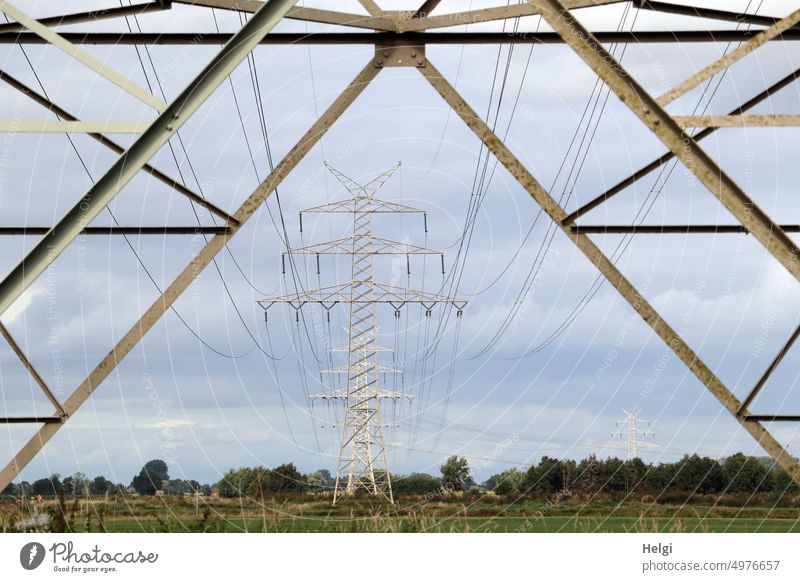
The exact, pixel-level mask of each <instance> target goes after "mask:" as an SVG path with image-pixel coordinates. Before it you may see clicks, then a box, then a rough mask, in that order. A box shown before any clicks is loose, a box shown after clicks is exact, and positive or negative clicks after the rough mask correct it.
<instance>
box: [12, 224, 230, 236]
mask: <svg viewBox="0 0 800 582" xmlns="http://www.w3.org/2000/svg"><path fill="white" fill-rule="evenodd" d="M48 232H50V227H49V226H0V236H15V235H22V236H29V235H33V236H36V235H38V236H41V235H44V234H47V233H48ZM229 232H230V228H229V227H227V226H199V225H197V226H116V225H114V226H87V227H86V228H84V229H83V230H82V231H81V234H82V235H84V234H85V235H88V236H111V235H132V236H143V235H161V236H169V235H177V234H181V235H183V234H192V235H194V234H228V233H229Z"/></svg>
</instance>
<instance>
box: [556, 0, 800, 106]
mask: <svg viewBox="0 0 800 582" xmlns="http://www.w3.org/2000/svg"><path fill="white" fill-rule="evenodd" d="M544 1H545V2H550V0H544ZM556 3H558V0H556ZM551 14H552V13H551ZM798 22H800V9H798V10H795V11H794V12H792V13H791V14H790V15H789V16H787V17H786V18H783V19H781V20H779V21H778V22H776V23H775V24H773V25H772V26H770V27H769V28H767V29H765V30H763V31H761V32H759V33H758V34H757V35H755V36H754V37H753V38H751V39H750V40H748V41H747V42H744V43H742V45H741V46H738V47H736V48H735V49H734V50H732V51H731V52H729V53H728V54H726V55H723V56H722V57H720V58H719V59H717V60H716V61H714V62H713V63H711V64H710V65H708V66H707V67H705V68H704V69H702V70H700V71H698V72H696V73H695V74H694V75H692V76H691V77H689V78H688V79H686V80H685V81H683V82H681V83H679V84H678V85H676V86H675V87H673V88H672V89H670V90H669V91H667V92H666V93H664V94H663V95H662V96H661V97H659V98H658V99H657V100H656V101H657V102H658V104H659V105H660V106H662V107H664V106H666V105H668V104H669V103H672V102H673V101H674V100H675V99H677V98H678V97H680V96H681V95H683V94H685V93H688V92H689V91H691V90H692V89H694V88H695V87H697V86H698V85H699V84H700V83H702V82H703V81H706V80H708V79H710V78H711V77H713V76H714V75H716V74H717V73H719V72H720V71H721V70H722V69H725V68H727V67H730V66H731V65H732V64H733V63H735V62H736V61H738V60H740V59H742V58H743V57H745V56H747V55H749V54H750V53H752V52H753V51H754V50H756V49H757V48H758V47H760V46H762V45H764V44H766V43H767V42H769V41H770V40H772V39H773V38H775V37H777V36H780V35H781V33H783V32H786V31H787V30H789V29H790V28H793V27H794V26H795V25H796V24H797V23H798ZM573 48H574V47H573Z"/></svg>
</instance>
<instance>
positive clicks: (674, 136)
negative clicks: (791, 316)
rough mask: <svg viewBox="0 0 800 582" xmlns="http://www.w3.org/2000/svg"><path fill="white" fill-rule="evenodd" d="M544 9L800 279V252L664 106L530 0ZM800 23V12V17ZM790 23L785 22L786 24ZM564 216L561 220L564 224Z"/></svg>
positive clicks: (574, 24)
mask: <svg viewBox="0 0 800 582" xmlns="http://www.w3.org/2000/svg"><path fill="white" fill-rule="evenodd" d="M528 1H529V2H531V3H532V4H535V5H537V6H540V7H541V8H542V16H543V17H544V19H545V20H546V21H547V23H548V24H550V26H551V27H552V28H553V30H555V31H556V32H557V33H558V34H560V35H561V36H562V37H563V38H564V40H565V41H566V42H567V44H569V46H570V47H572V50H573V51H575V52H576V53H577V54H578V56H580V57H581V58H582V59H583V60H584V62H586V64H587V65H588V66H589V67H590V68H591V69H592V70H593V71H594V72H595V73H596V74H597V75H598V76H599V77H600V78H601V79H602V80H603V81H604V82H605V84H606V85H608V87H609V89H611V91H613V92H614V93H615V94H616V95H617V97H619V99H620V100H621V101H622V102H623V103H624V104H625V105H626V106H627V107H628V108H629V109H630V110H631V111H632V112H633V113H634V114H635V115H636V116H637V117H638V118H639V119H640V120H641V121H642V122H643V123H644V124H645V125H646V126H647V127H648V128H649V129H650V131H651V132H652V133H653V134H654V135H655V136H656V137H658V138H659V139H660V140H661V141H662V142H663V143H664V145H666V146H667V148H669V149H670V150H671V151H672V152H673V153H674V154H675V156H676V157H677V158H678V159H679V160H680V161H681V162H683V164H684V166H685V167H686V168H687V169H688V170H689V171H690V172H692V173H693V174H694V175H695V176H696V177H697V179H698V180H699V181H700V183H701V184H703V185H704V186H705V187H706V188H708V190H709V191H710V192H712V193H713V194H714V195H715V196H716V197H717V198H718V199H719V200H720V202H722V204H723V205H724V206H725V208H727V209H728V210H729V211H730V213H731V214H733V216H735V217H736V219H737V220H739V222H740V223H741V224H742V225H743V226H744V227H745V228H746V229H747V230H748V231H750V233H751V234H752V235H753V236H754V237H755V238H757V239H758V240H759V242H761V244H762V245H764V247H765V248H766V249H767V250H768V251H769V252H770V254H772V255H773V256H774V257H775V258H776V259H777V260H778V261H779V262H780V263H781V264H782V265H783V266H784V267H786V269H787V270H788V271H789V272H790V273H791V274H792V275H793V276H794V277H795V278H796V279H798V280H800V261H798V254H800V249H798V248H797V245H796V244H795V242H794V241H793V240H792V239H791V238H790V237H789V236H788V235H787V234H786V233H785V232H784V231H783V230H781V229H780V227H779V226H778V225H777V224H775V223H774V222H773V221H772V219H771V218H770V217H769V216H768V215H767V214H766V213H765V212H764V211H763V210H761V208H759V207H758V206H757V205H756V204H755V202H753V201H752V200H751V199H750V198H749V197H748V196H747V194H746V193H745V192H744V190H742V189H741V188H740V187H739V185H738V184H737V183H736V182H734V181H733V180H732V179H731V178H730V177H729V176H728V175H727V174H726V173H725V172H724V171H723V170H722V168H720V167H719V165H718V164H717V163H716V162H715V161H714V160H713V159H712V158H711V156H709V155H708V154H707V153H706V152H705V151H704V150H703V149H702V148H701V147H700V146H699V145H698V144H697V141H696V140H695V139H693V138H692V137H691V136H690V135H688V134H686V133H685V132H684V131H683V130H682V129H681V128H680V127H679V126H678V124H677V123H675V121H674V120H673V119H672V117H670V115H669V114H668V113H667V112H666V111H664V109H663V107H662V106H661V105H660V104H659V103H657V102H656V100H655V99H653V98H652V97H651V96H650V94H649V93H647V91H645V90H644V89H643V88H642V86H641V85H639V83H638V82H637V81H636V80H635V79H634V78H633V77H631V76H630V75H629V74H628V73H627V72H626V71H625V69H624V68H623V67H622V65H620V64H619V62H617V60H616V59H615V58H614V56H613V55H611V53H609V52H608V51H607V50H606V49H605V48H604V47H603V46H602V45H601V44H600V43H599V42H598V41H597V39H595V38H594V37H593V36H592V34H591V33H590V32H589V31H587V30H586V29H585V28H584V27H583V25H581V24H580V23H579V22H578V21H577V20H576V19H575V18H574V17H573V16H572V14H570V13H569V11H568V10H566V9H565V8H564V7H563V6H562V5H561V4H560V3H559V2H558V0H528ZM797 15H798V16H797V18H799V19H800V11H798V12H797ZM789 21H790V20H787V19H785V20H784V21H782V22H783V23H784V25H785V24H786V23H787V22H789ZM563 218H564V217H562V219H563Z"/></svg>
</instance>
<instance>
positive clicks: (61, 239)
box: [0, 0, 295, 315]
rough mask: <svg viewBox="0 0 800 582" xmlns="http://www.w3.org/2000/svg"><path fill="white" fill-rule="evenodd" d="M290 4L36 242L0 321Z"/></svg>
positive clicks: (224, 59) (263, 20) (277, 0)
mask: <svg viewBox="0 0 800 582" xmlns="http://www.w3.org/2000/svg"><path fill="white" fill-rule="evenodd" d="M294 2H295V0H268V2H266V3H265V4H264V7H263V8H262V9H261V10H259V11H258V12H256V13H255V14H254V15H253V17H252V18H250V20H248V21H247V22H246V23H245V24H244V26H243V27H242V28H241V30H240V31H239V32H237V33H236V34H235V35H234V36H233V38H232V39H231V40H230V42H228V44H226V45H225V46H224V47H222V49H221V50H220V51H219V53H217V55H216V56H215V57H214V58H213V59H211V62H210V63H209V64H208V65H206V66H205V68H204V69H203V70H202V71H201V72H200V74H199V75H198V76H197V77H196V78H195V79H194V81H192V82H191V83H189V86H188V87H186V89H184V90H183V91H181V93H180V94H179V95H178V97H176V99H175V100H174V101H173V102H172V103H171V104H170V105H169V106H168V107H167V108H166V109H165V110H164V111H163V112H162V113H161V114H160V115H159V116H158V117H157V118H156V120H155V121H154V122H153V124H152V125H151V126H150V127H149V128H148V129H147V131H145V132H144V133H142V135H140V136H139V137H138V139H136V141H134V142H133V143H132V144H131V146H130V147H129V148H128V149H127V150H125V152H124V153H123V154H122V155H121V156H120V157H119V159H118V160H117V161H116V162H114V164H112V166H111V168H110V169H109V170H108V172H106V174H105V175H104V176H103V177H102V178H100V179H99V180H97V182H95V183H94V184H93V185H92V187H91V188H90V189H89V190H88V192H87V193H86V194H85V195H84V196H83V198H81V199H80V200H79V201H78V203H77V204H76V205H75V206H74V207H73V208H72V209H70V210H69V211H68V212H67V214H66V215H65V216H64V217H63V218H62V219H61V220H60V221H59V222H58V223H57V224H56V225H55V226H53V228H52V229H51V231H50V233H48V235H47V236H45V237H44V238H43V239H42V240H41V241H39V242H38V243H37V244H36V246H34V247H33V249H31V251H30V252H29V253H28V254H27V255H26V256H25V258H24V259H23V260H22V262H21V263H20V264H19V265H18V266H17V267H15V268H14V269H13V270H12V271H11V272H10V273H9V274H8V275H7V276H6V278H5V279H3V281H2V282H0V315H2V314H3V313H4V312H5V311H6V309H8V307H9V306H10V305H11V304H12V303H13V302H14V301H15V300H16V299H17V298H18V297H19V296H20V295H22V293H23V292H24V291H25V289H27V288H28V286H29V285H30V284H31V283H32V282H33V281H34V280H35V279H36V278H37V277H38V276H39V275H41V274H42V273H43V272H44V270H45V269H46V268H47V265H49V264H50V263H52V262H53V261H54V260H55V259H56V257H57V256H58V255H59V254H61V252H62V251H63V250H64V249H65V248H66V247H67V246H68V245H69V244H70V243H71V242H72V241H73V240H74V239H75V237H77V236H78V235H79V234H80V232H81V230H83V229H84V228H85V227H86V226H87V225H88V224H89V223H90V222H91V221H92V220H93V219H94V218H95V217H96V216H97V215H98V214H99V213H100V212H101V211H102V210H103V208H105V207H106V205H107V204H108V203H109V202H111V201H112V200H113V199H114V197H115V196H116V195H117V193H118V192H119V191H120V190H122V188H123V187H124V186H125V185H126V184H127V183H128V182H130V180H131V179H133V177H134V176H135V175H136V174H137V173H138V172H139V170H140V169H141V168H142V166H144V165H145V164H146V163H147V162H148V161H149V160H150V158H151V157H153V155H154V154H155V153H156V152H157V151H158V150H159V149H160V148H161V147H162V146H163V145H164V144H165V143H166V142H167V140H168V139H169V138H170V137H171V136H172V135H174V134H175V132H177V131H178V129H179V128H180V127H181V126H182V125H183V124H184V123H186V120H187V119H188V118H189V117H191V116H192V114H193V113H194V112H195V111H197V109H198V108H199V107H200V106H201V105H202V104H203V103H204V102H205V100H206V99H207V98H208V96H209V95H211V93H212V92H213V91H214V90H215V89H216V88H217V87H218V86H219V85H220V84H221V83H222V82H223V81H224V80H225V79H226V78H227V77H228V75H230V74H231V72H233V70H234V69H235V68H236V66H237V65H238V64H239V63H240V62H242V61H243V60H244V59H245V57H246V56H247V55H248V54H250V52H251V51H252V50H253V49H254V48H255V47H256V46H258V43H259V42H260V41H261V39H262V38H264V37H265V36H266V35H267V33H268V32H269V31H270V30H272V28H273V27H274V26H275V25H276V24H277V23H278V22H279V21H280V20H281V18H283V15H284V14H286V12H287V11H288V10H289V8H291V7H292V5H293V4H294Z"/></svg>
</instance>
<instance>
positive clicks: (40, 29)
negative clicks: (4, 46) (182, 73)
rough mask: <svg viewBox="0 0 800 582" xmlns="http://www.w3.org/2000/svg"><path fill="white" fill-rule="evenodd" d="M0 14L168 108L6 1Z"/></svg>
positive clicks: (0, 6) (0, 5)
mask: <svg viewBox="0 0 800 582" xmlns="http://www.w3.org/2000/svg"><path fill="white" fill-rule="evenodd" d="M0 12H5V13H6V14H7V15H8V16H10V17H11V18H13V19H14V20H16V21H17V22H18V23H19V24H21V25H22V26H24V27H25V28H27V29H28V30H30V31H31V32H33V33H34V34H36V35H38V36H40V37H41V38H43V39H44V40H46V41H47V42H48V43H50V44H52V45H53V46H54V47H56V48H58V49H61V50H62V51H64V52H65V53H67V54H68V55H69V56H71V57H72V58H73V59H75V60H76V61H78V62H80V63H82V64H84V65H86V66H87V67H89V68H90V69H92V70H94V71H95V72H96V73H97V74H98V75H101V76H103V77H105V78H106V79H108V80H109V81H111V82H112V83H114V84H115V85H116V86H117V87H119V88H120V89H122V90H123V91H126V92H127V93H130V94H131V95H133V96H134V97H136V98H137V99H139V100H140V101H142V102H143V103H146V104H147V105H149V106H150V107H152V108H153V109H155V110H156V111H161V110H163V109H164V107H166V105H167V104H166V103H164V102H163V101H162V100H161V99H159V98H158V97H155V96H154V95H153V94H152V93H150V92H149V91H148V90H147V89H144V88H143V87H140V86H139V85H138V84H136V83H134V82H133V81H131V80H130V79H128V78H126V77H125V76H124V75H122V74H120V73H119V72H118V71H116V70H114V69H113V68H112V67H109V66H108V65H106V64H105V63H104V62H102V61H101V60H99V59H97V58H95V57H93V56H92V55H90V54H89V53H87V52H86V51H85V50H83V49H82V48H80V47H78V46H76V45H74V44H72V43H71V42H69V41H68V40H67V39H65V38H64V37H63V36H61V35H60V34H58V33H57V32H54V31H52V30H50V29H49V28H48V27H46V26H44V25H43V24H42V23H41V22H39V21H38V20H36V19H35V18H31V17H30V16H28V15H27V14H25V13H24V12H23V11H22V10H19V9H18V8H16V7H15V6H13V5H12V4H10V3H9V2H7V1H6V0H0Z"/></svg>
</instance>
